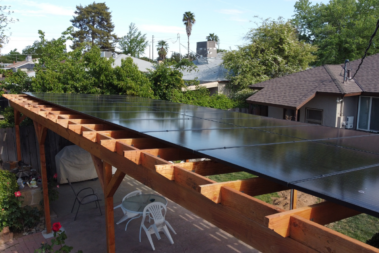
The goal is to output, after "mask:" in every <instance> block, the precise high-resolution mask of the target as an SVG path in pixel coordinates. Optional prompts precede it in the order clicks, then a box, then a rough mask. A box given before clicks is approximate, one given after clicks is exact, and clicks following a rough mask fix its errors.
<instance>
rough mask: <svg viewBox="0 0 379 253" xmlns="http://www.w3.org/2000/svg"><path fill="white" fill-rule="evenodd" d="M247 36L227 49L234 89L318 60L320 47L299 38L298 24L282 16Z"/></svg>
mask: <svg viewBox="0 0 379 253" xmlns="http://www.w3.org/2000/svg"><path fill="white" fill-rule="evenodd" d="M246 39H247V40H248V41H249V44H248V45H246V46H241V47H239V48H238V50H232V51H228V52H225V53H224V57H223V59H224V66H225V68H226V69H228V70H229V75H228V79H229V80H230V85H229V88H230V89H231V90H233V91H238V90H241V89H245V88H247V87H248V86H249V85H251V84H254V83H259V82H263V81H265V80H268V79H271V78H275V77H280V76H283V75H287V74H291V73H295V72H298V71H301V70H304V69H307V68H308V67H309V64H310V63H311V62H313V61H315V60H316V57H315V56H314V55H313V53H314V52H316V50H317V48H316V47H315V46H313V45H310V44H308V43H305V42H301V41H299V40H298V36H297V30H296V29H295V27H294V26H293V25H292V24H291V23H290V22H289V21H284V20H283V19H281V18H279V19H278V20H269V19H266V20H263V22H262V25H261V26H259V27H258V28H256V29H251V30H250V31H249V33H248V34H247V35H246Z"/></svg>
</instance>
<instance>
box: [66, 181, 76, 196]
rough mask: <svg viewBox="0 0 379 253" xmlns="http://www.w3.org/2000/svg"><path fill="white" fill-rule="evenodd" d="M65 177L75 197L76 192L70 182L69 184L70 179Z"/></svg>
mask: <svg viewBox="0 0 379 253" xmlns="http://www.w3.org/2000/svg"><path fill="white" fill-rule="evenodd" d="M66 179H67V182H68V184H69V185H70V187H71V189H72V191H73V192H74V194H75V197H76V192H75V190H74V187H72V184H71V182H70V180H69V179H68V178H66Z"/></svg>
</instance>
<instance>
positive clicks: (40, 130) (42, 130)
mask: <svg viewBox="0 0 379 253" xmlns="http://www.w3.org/2000/svg"><path fill="white" fill-rule="evenodd" d="M34 128H35V131H36V135H37V139H38V143H39V156H40V162H41V177H42V189H43V205H44V210H45V225H46V233H47V234H49V233H51V219H50V203H49V192H48V183H47V171H46V156H45V140H46V134H47V129H46V127H44V126H41V125H40V124H38V123H36V122H35V121H34Z"/></svg>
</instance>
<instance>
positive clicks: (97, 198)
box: [82, 194, 99, 201]
mask: <svg viewBox="0 0 379 253" xmlns="http://www.w3.org/2000/svg"><path fill="white" fill-rule="evenodd" d="M90 196H96V200H94V201H98V200H99V197H98V196H97V195H96V194H88V195H86V196H84V197H82V201H83V200H84V199H85V198H87V197H90Z"/></svg>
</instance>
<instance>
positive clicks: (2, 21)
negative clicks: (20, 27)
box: [0, 6, 18, 48]
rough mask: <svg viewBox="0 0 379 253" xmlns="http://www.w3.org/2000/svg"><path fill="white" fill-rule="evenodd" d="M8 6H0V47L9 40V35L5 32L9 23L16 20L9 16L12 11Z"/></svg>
mask: <svg viewBox="0 0 379 253" xmlns="http://www.w3.org/2000/svg"><path fill="white" fill-rule="evenodd" d="M10 8H11V7H10V6H0V48H1V47H3V45H4V44H6V43H8V41H9V35H7V34H6V31H9V30H10V28H9V27H8V26H9V24H11V23H14V22H16V21H18V19H14V18H11V17H10V16H11V15H12V14H13V13H14V11H11V10H10Z"/></svg>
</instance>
